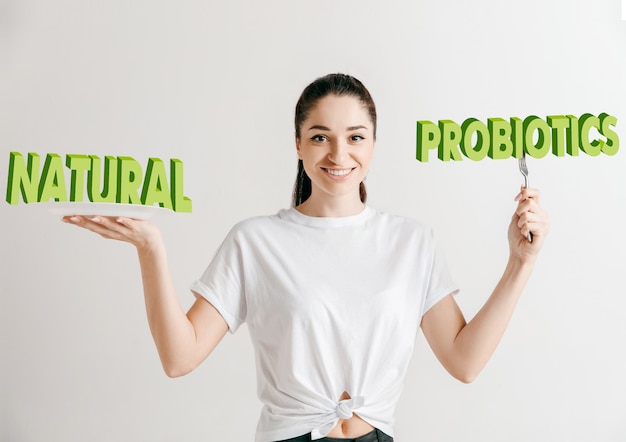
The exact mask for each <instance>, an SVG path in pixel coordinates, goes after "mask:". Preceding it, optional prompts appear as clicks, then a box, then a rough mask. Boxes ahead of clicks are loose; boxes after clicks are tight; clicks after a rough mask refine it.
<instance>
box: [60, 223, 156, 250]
mask: <svg viewBox="0 0 626 442" xmlns="http://www.w3.org/2000/svg"><path fill="white" fill-rule="evenodd" d="M62 221H63V222H66V223H69V224H75V225H77V226H79V227H82V228H84V229H87V230H90V231H92V232H94V233H97V234H98V235H100V236H102V237H103V238H108V239H115V240H118V241H124V242H128V243H131V244H132V245H134V246H135V247H136V248H137V250H139V251H141V250H147V249H150V248H152V247H154V246H155V245H156V244H159V243H160V242H161V232H160V231H159V228H158V227H157V226H156V225H154V224H153V223H151V222H150V221H146V220H140V219H134V218H125V217H122V216H117V217H107V216H99V215H97V216H90V217H87V216H83V215H72V216H64V217H63V218H62Z"/></svg>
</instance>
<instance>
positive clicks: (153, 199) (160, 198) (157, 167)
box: [141, 158, 172, 210]
mask: <svg viewBox="0 0 626 442" xmlns="http://www.w3.org/2000/svg"><path fill="white" fill-rule="evenodd" d="M154 203H159V206H161V207H165V208H167V209H170V210H172V200H171V198H170V188H169V186H168V184H167V176H165V166H164V165H163V161H161V160H160V159H158V158H148V167H147V168H146V179H145V180H144V183H143V190H142V191H141V204H143V205H146V206H153V205H154Z"/></svg>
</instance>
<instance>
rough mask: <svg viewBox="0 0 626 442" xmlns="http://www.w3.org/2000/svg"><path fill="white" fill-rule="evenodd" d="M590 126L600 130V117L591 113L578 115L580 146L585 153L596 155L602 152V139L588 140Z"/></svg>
mask: <svg viewBox="0 0 626 442" xmlns="http://www.w3.org/2000/svg"><path fill="white" fill-rule="evenodd" d="M592 127H595V128H596V129H598V130H600V119H599V118H598V117H596V116H593V115H591V114H583V115H581V116H580V138H579V141H580V148H581V149H582V151H583V152H585V153H586V154H587V155H591V156H592V157H597V156H598V155H600V152H602V148H603V147H604V141H602V140H593V141H589V131H590V130H591V128H592Z"/></svg>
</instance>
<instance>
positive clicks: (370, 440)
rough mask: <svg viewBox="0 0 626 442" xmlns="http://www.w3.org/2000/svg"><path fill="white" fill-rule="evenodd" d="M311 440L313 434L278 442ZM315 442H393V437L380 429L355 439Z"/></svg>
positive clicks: (306, 441)
mask: <svg viewBox="0 0 626 442" xmlns="http://www.w3.org/2000/svg"><path fill="white" fill-rule="evenodd" d="M310 440H311V434H304V435H302V436H298V437H294V438H291V439H285V440H282V441H277V442H309V441H310ZM314 442H393V437H391V436H388V435H386V434H385V433H383V432H382V431H380V430H379V429H375V430H372V431H371V432H369V433H367V434H364V435H363V436H359V437H357V438H355V439H343V438H336V437H323V438H321V439H316V440H315V441H314Z"/></svg>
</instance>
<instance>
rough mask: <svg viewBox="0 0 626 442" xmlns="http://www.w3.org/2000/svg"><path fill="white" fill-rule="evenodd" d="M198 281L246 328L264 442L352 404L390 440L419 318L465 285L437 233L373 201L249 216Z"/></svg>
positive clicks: (317, 432)
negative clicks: (352, 209) (328, 211)
mask: <svg viewBox="0 0 626 442" xmlns="http://www.w3.org/2000/svg"><path fill="white" fill-rule="evenodd" d="M191 289H192V291H193V292H194V293H195V294H196V295H200V296H203V297H204V298H206V299H207V300H208V301H209V302H210V303H211V304H213V306H215V308H216V309H217V310H218V311H219V312H220V313H221V315H222V316H223V317H224V319H225V321H226V322H227V323H228V326H229V327H230V331H231V332H235V331H236V330H237V328H238V327H239V326H240V325H241V324H242V323H244V322H246V323H247V324H248V328H249V332H250V337H251V339H252V343H253V346H254V349H255V356H256V367H257V390H258V396H259V399H260V400H261V402H262V403H263V404H264V406H263V409H262V411H261V417H260V419H259V423H258V427H257V434H256V441H257V442H269V441H276V440H281V439H288V438H291V437H296V436H300V435H302V434H307V433H309V432H312V433H313V438H320V437H323V436H325V435H326V434H327V433H328V432H329V431H330V430H331V429H332V428H333V427H334V426H335V425H336V424H337V422H338V420H339V419H340V418H343V419H346V418H349V417H351V416H352V412H354V413H356V414H358V415H359V416H360V417H361V418H363V419H364V420H365V421H367V422H369V423H370V424H371V425H373V426H374V427H376V428H378V429H380V430H381V431H383V432H385V433H387V434H389V435H391V436H393V424H394V417H393V416H394V410H395V407H396V404H397V402H398V399H399V397H400V394H401V391H402V387H403V383H404V378H405V374H406V371H407V367H408V365H409V361H410V359H411V355H412V352H413V347H414V342H415V337H416V334H417V332H418V330H419V325H420V322H421V318H422V315H423V314H424V313H425V312H426V311H427V310H428V309H429V308H431V307H432V306H433V305H435V304H436V303H437V302H438V301H440V300H441V299H442V298H443V297H445V296H446V295H448V294H450V293H454V292H456V291H457V287H456V285H455V284H454V282H453V281H452V279H451V277H450V275H449V273H448V270H447V268H446V265H445V262H444V259H443V257H442V255H441V253H440V252H439V250H438V248H437V247H436V244H435V240H434V237H433V233H432V230H431V229H429V228H426V227H424V226H423V225H422V224H420V223H418V222H416V221H414V220H411V219H408V218H403V217H398V216H392V215H389V214H386V213H382V212H379V211H376V210H375V209H373V208H371V207H366V208H365V210H363V211H362V212H361V213H359V214H358V215H354V216H348V217H341V218H327V217H324V218H317V217H310V216H306V215H303V214H301V213H300V212H298V211H297V210H295V209H288V210H281V211H280V212H279V213H278V214H276V215H273V216H264V217H256V218H251V219H248V220H246V221H243V222H241V223H239V224H237V225H235V226H234V227H233V229H232V230H231V231H230V233H229V234H228V235H227V237H226V239H225V240H224V242H223V244H222V245H221V247H220V248H219V249H218V251H217V253H216V255H215V257H214V259H213V261H212V262H211V264H210V265H209V266H208V268H207V269H206V271H205V272H204V274H203V275H202V277H201V278H200V280H198V281H196V282H195V283H194V284H193V285H192V287H191ZM343 392H347V393H348V394H349V395H350V397H351V399H350V400H344V401H341V402H339V398H340V397H341V395H342V393H343Z"/></svg>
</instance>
